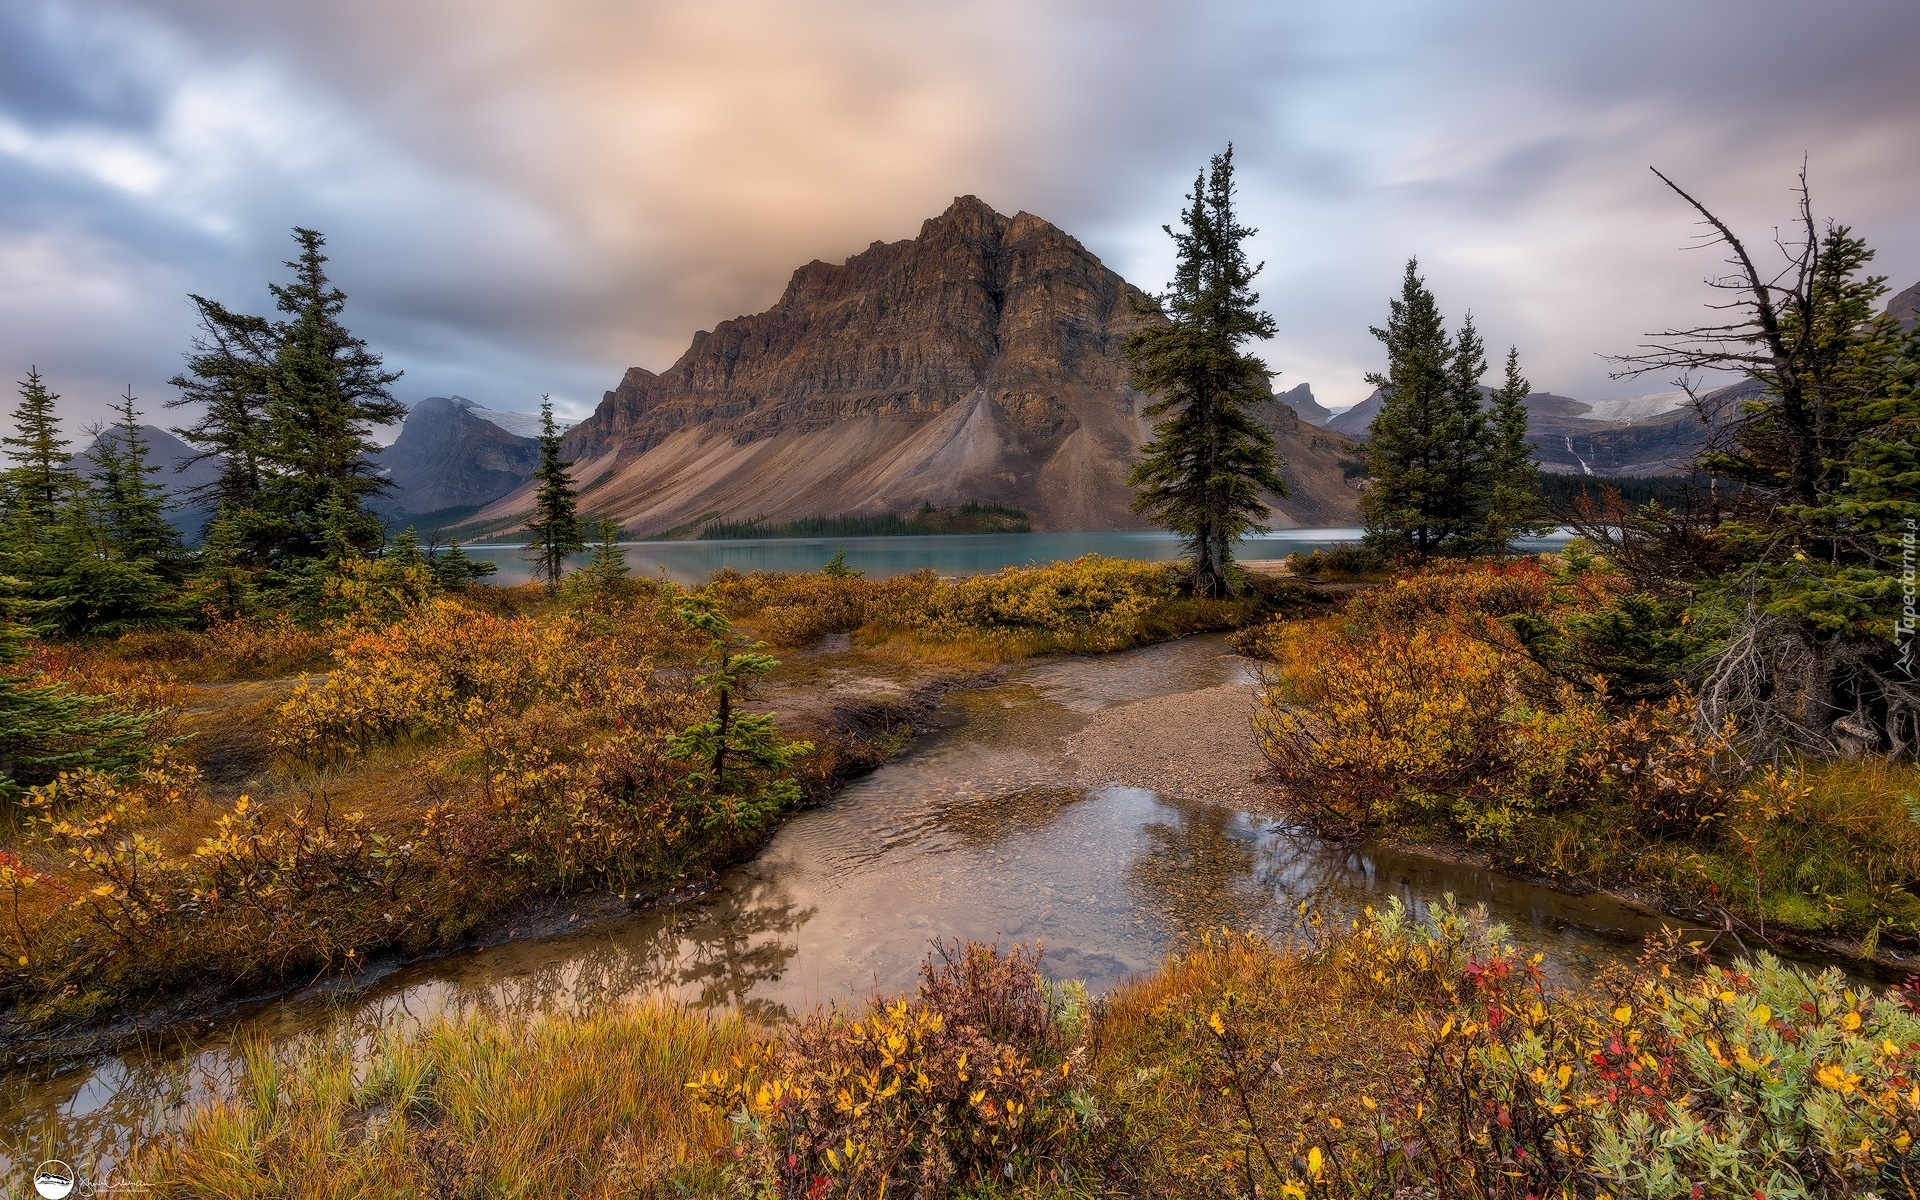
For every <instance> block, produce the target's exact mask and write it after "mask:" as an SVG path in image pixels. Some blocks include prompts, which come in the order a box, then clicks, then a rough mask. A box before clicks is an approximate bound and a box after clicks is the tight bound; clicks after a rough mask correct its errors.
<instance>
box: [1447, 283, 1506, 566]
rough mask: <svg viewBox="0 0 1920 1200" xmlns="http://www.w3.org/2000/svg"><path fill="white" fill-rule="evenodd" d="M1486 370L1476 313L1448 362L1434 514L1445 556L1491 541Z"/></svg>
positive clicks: (1457, 339)
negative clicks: (1484, 404) (1484, 398)
mask: <svg viewBox="0 0 1920 1200" xmlns="http://www.w3.org/2000/svg"><path fill="white" fill-rule="evenodd" d="M1486 373H1487V347H1486V343H1485V342H1484V341H1482V340H1481V338H1480V331H1479V330H1478V329H1476V328H1475V327H1474V324H1473V314H1472V313H1468V314H1467V315H1466V316H1465V317H1464V318H1463V319H1462V320H1461V322H1460V332H1459V333H1458V334H1456V335H1455V337H1454V343H1453V354H1452V357H1451V358H1450V359H1449V361H1448V363H1447V399H1448V404H1447V406H1446V408H1445V409H1444V410H1443V413H1444V419H1443V422H1442V426H1441V444H1442V446H1444V448H1445V449H1444V453H1445V459H1444V461H1445V464H1446V466H1445V470H1444V471H1443V472H1442V478H1443V484H1442V491H1441V496H1440V503H1439V505H1438V506H1437V510H1436V516H1437V517H1438V520H1439V527H1440V529H1441V531H1442V532H1441V538H1440V546H1439V550H1440V553H1442V554H1451V555H1467V554H1476V553H1478V552H1480V551H1481V550H1482V549H1484V548H1485V547H1486V545H1487V530H1486V519H1487V507H1488V505H1489V504H1490V503H1491V502H1492V499H1493V497H1492V491H1493V488H1492V480H1491V479H1490V478H1489V474H1488V468H1489V462H1488V458H1487V451H1488V443H1487V434H1488V430H1487V417H1486V413H1485V412H1483V411H1482V410H1481V407H1480V380H1481V378H1482V377H1483V376H1485V375H1486Z"/></svg>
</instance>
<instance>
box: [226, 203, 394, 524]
mask: <svg viewBox="0 0 1920 1200" xmlns="http://www.w3.org/2000/svg"><path fill="white" fill-rule="evenodd" d="M293 237H294V241H296V242H297V243H299V246H300V256H299V257H298V258H296V259H293V260H291V261H290V262H288V263H287V264H286V265H287V267H288V268H290V269H291V270H292V271H293V273H294V278H293V282H291V283H287V284H277V283H276V284H271V285H269V286H270V287H271V288H272V290H273V295H274V299H275V300H276V301H277V302H278V305H279V309H280V311H281V312H282V313H285V314H286V315H287V319H286V320H285V321H282V322H280V323H279V324H278V326H277V328H276V331H275V333H276V341H277V342H278V353H277V354H276V355H275V356H274V370H273V374H272V377H271V386H270V389H269V392H268V396H267V409H266V416H267V428H268V434H269V442H268V446H267V451H268V458H269V461H270V462H271V463H272V465H273V466H274V468H275V471H274V473H273V475H272V476H270V478H269V481H268V484H267V487H266V494H265V495H264V496H263V497H262V508H263V509H264V510H265V511H266V513H267V514H268V515H269V516H270V517H271V519H273V520H275V521H276V522H277V523H279V524H280V525H282V526H283V527H284V530H285V533H284V537H285V541H286V544H285V547H284V549H285V552H286V553H287V554H289V555H291V556H293V557H296V558H305V559H313V558H320V557H332V555H330V554H328V553H326V552H325V550H324V547H325V546H326V545H327V543H328V542H329V541H331V540H338V539H344V540H345V541H346V542H347V543H348V544H349V545H350V546H351V547H352V549H354V550H356V551H360V552H363V553H371V552H373V551H376V550H378V549H379V548H380V545H381V543H382V541H383V540H384V532H383V530H382V528H381V525H380V520H379V518H377V517H375V516H374V515H373V514H372V513H369V512H367V511H366V509H365V508H364V507H363V502H364V501H365V500H366V499H367V498H368V497H370V496H373V495H375V494H377V493H378V492H380V491H382V490H384V489H385V488H386V487H387V486H388V485H387V484H386V482H385V481H384V480H382V479H381V478H380V477H379V475H378V474H377V472H376V469H375V467H374V465H373V463H372V460H371V456H372V455H373V454H374V453H376V452H377V451H378V450H379V448H380V447H379V443H378V442H375V441H374V440H373V432H372V427H373V426H375V425H386V424H390V423H392V422H394V421H398V420H400V419H402V418H404V417H405V416H406V415H407V409H406V405H404V404H402V403H400V402H399V401H398V400H395V399H394V398H393V394H392V393H391V392H390V391H388V390H387V389H388V385H389V384H391V383H393V382H394V381H395V380H397V379H399V378H400V373H399V372H397V371H388V370H386V368H385V367H384V366H383V365H382V363H381V361H380V356H379V355H378V354H375V353H374V352H373V351H372V350H370V349H369V348H368V347H367V343H366V342H365V341H364V340H362V339H361V338H357V337H355V336H354V335H353V334H351V333H349V332H348V331H347V328H346V326H345V325H343V324H341V321H340V314H341V311H342V310H343V309H344V308H345V307H346V302H347V296H346V293H345V292H343V291H341V290H340V289H339V288H337V287H335V286H334V285H333V283H332V281H331V280H329V279H328V278H327V272H326V263H327V256H326V255H325V254H323V253H321V248H322V247H323V246H325V245H326V238H324V237H322V236H321V235H320V234H319V233H318V232H316V231H315V230H312V229H302V228H297V227H296V228H295V229H294V231H293ZM322 514H328V515H327V516H323V515H322ZM322 525H325V526H327V527H326V528H324V529H323V528H322Z"/></svg>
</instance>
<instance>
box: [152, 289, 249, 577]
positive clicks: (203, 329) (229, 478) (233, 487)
mask: <svg viewBox="0 0 1920 1200" xmlns="http://www.w3.org/2000/svg"><path fill="white" fill-rule="evenodd" d="M189 299H191V300H192V301H193V304H194V307H195V309H196V310H198V312H199V314H200V331H199V332H198V333H196V334H195V335H194V339H193V348H192V349H191V350H189V351H188V353H187V367H186V370H184V371H182V372H181V373H180V374H178V375H175V376H174V377H173V378H172V379H170V380H168V381H167V382H168V383H169V384H170V385H171V386H173V387H175V388H177V389H178V390H179V392H180V395H179V396H177V397H175V398H174V399H172V400H169V401H167V402H166V407H167V408H182V407H191V408H193V409H195V410H196V411H197V413H198V417H197V419H196V420H195V421H194V423H193V424H192V425H189V426H185V427H178V426H176V427H175V428H174V430H173V432H174V434H175V435H177V436H178V437H180V438H181V439H182V440H184V441H185V442H187V444H188V445H190V446H192V447H193V448H194V450H195V454H194V457H193V459H192V460H190V461H193V462H198V461H200V460H202V459H207V458H216V459H218V460H219V462H220V474H219V476H218V477H217V478H216V479H215V480H213V481H212V482H211V483H208V484H204V485H202V486H201V487H199V488H196V489H194V490H193V491H191V492H189V493H188V497H189V499H191V500H192V501H194V502H195V503H197V504H202V505H206V506H208V507H211V508H212V509H213V510H214V511H215V513H216V514H218V513H230V514H233V517H232V521H233V522H237V521H238V520H239V519H240V518H241V516H242V515H243V514H246V513H249V512H251V511H252V510H253V508H254V505H255V503H256V502H257V501H258V499H259V496H260V488H261V481H262V479H263V477H264V474H265V468H264V465H263V458H264V456H265V448H266V445H267V440H268V439H267V415H266V414H267V396H268V394H269V391H270V381H271V378H272V375H273V364H274V356H275V341H274V328H273V324H272V322H270V321H268V320H267V319H266V318H265V317H257V316H253V315H250V314H248V313H240V312H235V311H233V310H232V309H230V308H227V307H226V306H225V305H223V304H221V303H220V302H219V301H217V300H209V299H208V298H207V297H205V296H201V295H193V296H190V297H189ZM215 519H216V520H217V519H218V517H216V518H215ZM223 536H225V538H226V540H227V542H228V543H229V547H230V549H231V550H232V551H233V552H234V553H235V554H236V555H240V556H245V555H246V553H247V551H248V550H249V549H250V547H248V546H247V545H245V544H244V540H243V539H242V538H241V537H240V530H239V527H238V525H237V524H234V523H231V522H230V526H229V529H228V531H227V533H226V534H225V535H223ZM209 540H211V534H209ZM257 549H258V551H259V552H260V553H264V552H265V548H264V547H258V548H257ZM235 561H236V562H237V561H238V560H237V559H236V560H235Z"/></svg>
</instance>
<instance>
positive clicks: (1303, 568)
mask: <svg viewBox="0 0 1920 1200" xmlns="http://www.w3.org/2000/svg"><path fill="white" fill-rule="evenodd" d="M1391 566H1392V564H1391V563H1390V562H1388V561H1387V560H1386V559H1385V558H1383V557H1382V556H1381V555H1380V554H1379V553H1378V552H1377V551H1374V550H1370V549H1368V548H1367V547H1365V546H1362V545H1348V546H1329V547H1328V548H1326V549H1325V550H1297V551H1295V552H1294V553H1292V554H1289V555H1287V573H1288V574H1289V575H1293V576H1295V577H1296V578H1300V579H1342V580H1350V579H1373V578H1377V577H1379V576H1381V575H1384V574H1386V573H1387V571H1388V569H1389V568H1390V567H1391Z"/></svg>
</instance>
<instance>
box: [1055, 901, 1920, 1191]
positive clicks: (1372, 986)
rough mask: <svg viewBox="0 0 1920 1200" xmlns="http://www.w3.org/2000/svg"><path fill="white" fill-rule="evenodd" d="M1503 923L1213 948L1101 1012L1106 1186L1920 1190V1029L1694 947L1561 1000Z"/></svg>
mask: <svg viewBox="0 0 1920 1200" xmlns="http://www.w3.org/2000/svg"><path fill="white" fill-rule="evenodd" d="M1539 964H1540V960H1539V958H1538V957H1537V956H1530V955H1527V954H1525V953H1524V952H1522V951H1520V950H1518V949H1516V948H1515V947H1514V946H1513V945H1511V944H1510V943H1509V941H1508V940H1507V934H1506V931H1505V930H1504V929H1502V928H1501V927H1499V926H1497V925H1493V924H1491V923H1489V922H1488V920H1487V917H1486V913H1485V911H1484V910H1483V909H1462V908H1460V907H1458V906H1456V905H1454V904H1453V902H1452V901H1451V900H1450V899H1448V900H1445V901H1443V902H1441V903H1438V904H1435V905H1431V906H1426V907H1424V908H1423V909H1422V910H1418V911H1416V910H1413V909H1410V908H1408V907H1407V906H1405V905H1403V904H1401V903H1400V902H1399V901H1398V900H1397V899H1395V900H1393V901H1391V902H1390V903H1389V905H1388V906H1387V907H1386V908H1384V909H1382V910H1379V911H1369V912H1368V913H1367V914H1366V915H1365V917H1364V918H1362V919H1361V920H1359V921H1356V922H1355V923H1354V925H1353V927H1352V929H1351V930H1343V931H1339V932H1338V933H1335V934H1333V935H1332V936H1326V937H1315V938H1313V939H1310V941H1309V942H1307V943H1298V942H1296V943H1294V944H1292V945H1286V944H1279V945H1276V944H1271V943H1267V942H1264V941H1262V940H1261V939H1258V938H1254V937H1250V936H1247V935H1241V934H1231V933H1220V934H1215V935H1213V936H1211V937H1208V938H1206V939H1204V940H1203V941H1201V942H1200V943H1198V944H1196V945H1194V946H1193V947H1191V948H1189V949H1187V950H1185V951H1182V952H1181V953H1179V954H1177V955H1175V956H1173V957H1172V958H1170V959H1169V960H1168V962H1167V963H1166V964H1165V965H1164V966H1163V967H1162V968H1161V969H1160V970H1159V971H1157V972H1155V973H1153V974H1152V975H1150V976H1147V977H1144V978H1142V979H1139V980H1136V981H1133V982H1130V983H1128V984H1125V985H1122V987H1121V988H1120V989H1118V990H1117V991H1116V992H1115V993H1114V994H1113V996H1112V997H1110V998H1109V999H1108V1000H1107V1001H1106V1002H1104V1003H1103V1004H1102V1005H1101V1006H1100V1008H1099V1009H1098V1010H1097V1015H1096V1019H1095V1021H1094V1023H1093V1033H1092V1038H1091V1042H1090V1058H1089V1061H1088V1068H1087V1070H1088V1075H1089V1078H1090V1080H1091V1083H1090V1093H1091V1096H1092V1098H1093V1100H1094V1101H1095V1102H1096V1103H1097V1104H1098V1106H1099V1108H1100V1110H1101V1117H1102V1119H1101V1120H1099V1121H1098V1122H1096V1125H1095V1131H1094V1134H1093V1136H1091V1137H1090V1138H1089V1140H1088V1143H1087V1144H1086V1145H1085V1146H1084V1148H1083V1149H1082V1151H1081V1153H1082V1154H1083V1156H1084V1158H1083V1166H1084V1167H1085V1168H1092V1169H1095V1170H1097V1171H1098V1173H1099V1174H1098V1178H1099V1179H1100V1181H1101V1182H1102V1183H1103V1184H1104V1185H1105V1188H1106V1190H1108V1191H1120V1192H1124V1193H1127V1194H1134V1195H1140V1194H1146V1195H1197V1194H1226V1195H1239V1196H1253V1195H1267V1196H1284V1197H1294V1198H1297V1200H1305V1198H1308V1197H1313V1198H1316V1200H1318V1198H1334V1197H1339V1198H1352V1200H1358V1198H1360V1197H1387V1196H1421V1197H1429V1198H1433V1200H1442V1198H1446V1200H1451V1198H1455V1197H1459V1198H1463V1200H1464V1198H1467V1197H1472V1198H1474V1200H1523V1198H1526V1197H1536V1198H1545V1197H1561V1198H1568V1200H1571V1198H1574V1197H1579V1198H1583V1200H1585V1198H1598V1197H1601V1196H1607V1197H1616V1198H1619V1200H1628V1198H1633V1200H1656V1198H1659V1200H1664V1198H1667V1197H1701V1198H1703V1200H1705V1198H1712V1200H1747V1198H1750V1197H1754V1196H1767V1197H1795V1198H1811V1197H1817V1196H1835V1197H1859V1198H1863V1200H1864V1198H1865V1197H1869V1196H1911V1195H1915V1194H1920V1157H1917V1156H1916V1155H1915V1153H1914V1145H1913V1141H1914V1138H1915V1137H1916V1135H1920V1090H1917V1089H1916V1086H1915V1085H1916V1083H1917V1082H1920V1080H1916V1077H1915V1072H1916V1065H1915V1061H1914V1059H1915V1056H1916V1055H1920V1014H1916V1011H1915V1003H1916V1002H1915V1001H1914V999H1913V997H1912V996H1911V995H1910V994H1909V991H1908V990H1905V989H1900V990H1890V991H1886V992H1875V991H1873V990H1871V989H1861V988H1857V987H1854V986H1851V985H1850V984H1849V983H1848V982H1847V980H1846V979H1845V978H1844V977H1843V976H1841V975H1840V974H1839V973H1838V972H1837V971H1833V970H1827V971H1824V972H1818V973H1810V972H1808V971H1805V970H1802V969H1799V968H1795V967H1790V966H1787V965H1784V964H1782V963H1780V962H1779V961H1778V960H1776V959H1773V958H1771V957H1768V956H1765V955H1761V956H1758V957H1757V958H1754V959H1752V960H1743V961H1738V962H1734V963H1728V964H1718V965H1716V964H1712V963H1709V962H1706V961H1704V960H1703V959H1701V958H1700V957H1699V956H1698V954H1697V953H1696V952H1695V950H1694V948H1690V947H1682V946H1680V945H1679V944H1678V941H1677V938H1676V937H1675V936H1674V935H1667V936H1665V937H1664V938H1660V939H1655V940H1654V942H1653V943H1652V944H1650V945H1649V948H1648V951H1647V953H1646V954H1644V955H1643V956H1642V958H1641V960H1640V961H1639V962H1637V963H1635V964H1632V965H1624V966H1617V967H1613V968H1609V969H1608V970H1606V971H1605V972H1603V973H1602V974H1601V975H1600V976H1599V977H1597V978H1596V979H1594V980H1593V981H1591V982H1589V983H1584V984H1579V985H1571V986H1564V987H1563V986H1556V985H1553V984H1551V983H1549V982H1548V980H1547V979H1546V977H1545V976H1544V975H1543V974H1542V972H1541V970H1540V966H1539Z"/></svg>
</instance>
